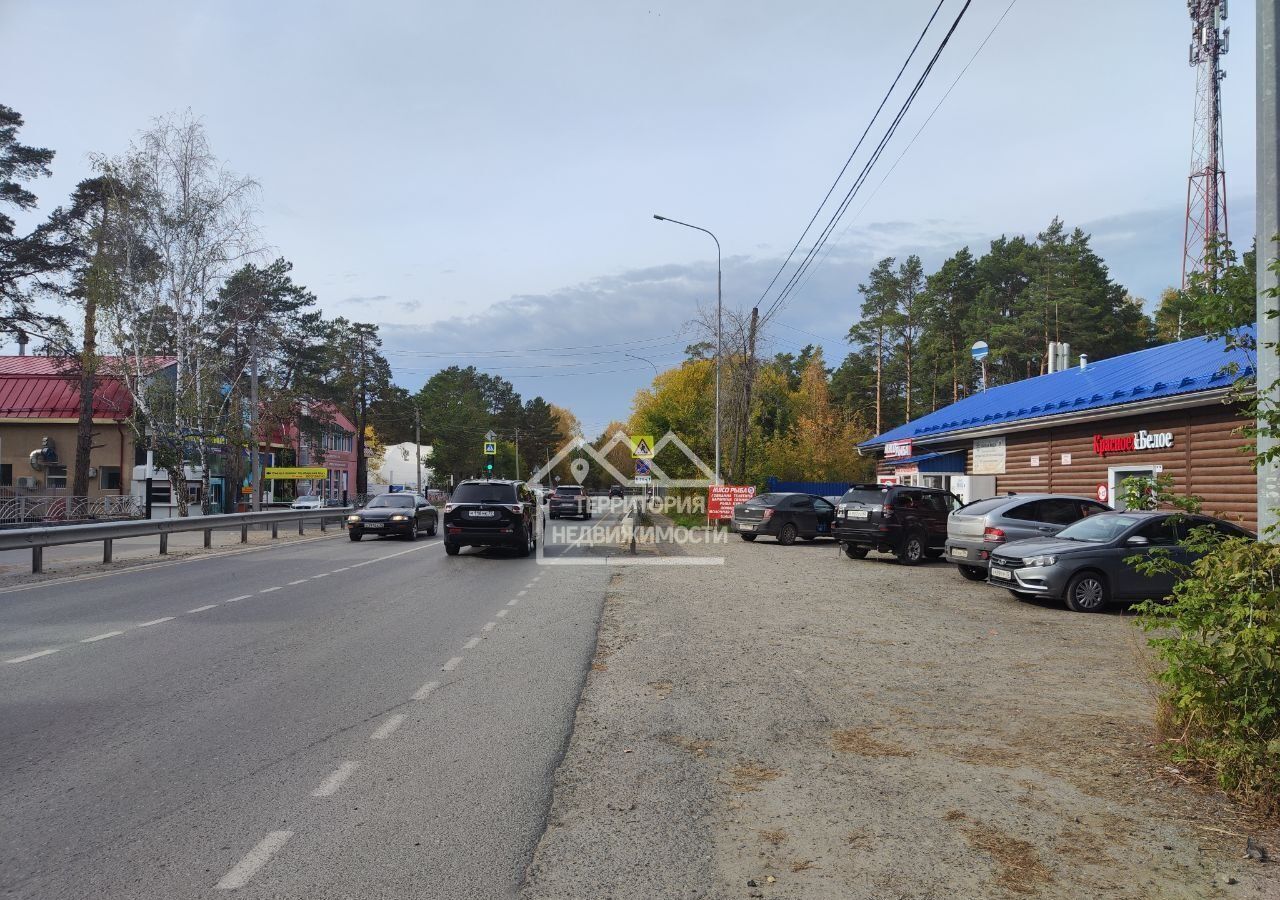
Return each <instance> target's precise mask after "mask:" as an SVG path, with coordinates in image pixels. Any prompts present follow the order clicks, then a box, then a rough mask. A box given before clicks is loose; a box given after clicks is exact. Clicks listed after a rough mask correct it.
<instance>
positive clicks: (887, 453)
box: [884, 438, 911, 459]
mask: <svg viewBox="0 0 1280 900" xmlns="http://www.w3.org/2000/svg"><path fill="white" fill-rule="evenodd" d="M910 455H911V438H906V439H905V440H901V441H890V442H889V443H887V444H885V445H884V458H885V459H906V458H907V457H908V456H910Z"/></svg>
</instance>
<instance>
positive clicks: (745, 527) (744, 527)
mask: <svg viewBox="0 0 1280 900" xmlns="http://www.w3.org/2000/svg"><path fill="white" fill-rule="evenodd" d="M738 530H739V531H755V530H756V526H754V525H739V526H738Z"/></svg>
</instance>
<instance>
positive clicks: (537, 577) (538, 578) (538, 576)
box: [533, 575, 542, 582]
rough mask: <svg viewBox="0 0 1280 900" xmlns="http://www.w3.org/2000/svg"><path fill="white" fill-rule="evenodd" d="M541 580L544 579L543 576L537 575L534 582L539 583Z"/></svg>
mask: <svg viewBox="0 0 1280 900" xmlns="http://www.w3.org/2000/svg"><path fill="white" fill-rule="evenodd" d="M541 578H542V576H541V575H535V576H534V577H533V580H534V581H535V582H536V581H539V580H540V579H541Z"/></svg>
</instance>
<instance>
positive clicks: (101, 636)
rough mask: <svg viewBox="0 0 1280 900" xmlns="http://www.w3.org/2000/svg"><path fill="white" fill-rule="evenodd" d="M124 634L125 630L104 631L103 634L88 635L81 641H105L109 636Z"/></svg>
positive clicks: (88, 642) (83, 642)
mask: <svg viewBox="0 0 1280 900" xmlns="http://www.w3.org/2000/svg"><path fill="white" fill-rule="evenodd" d="M122 634H124V632H123V631H104V632H103V633H102V634H95V635H94V636H93V637H87V638H85V639H84V640H82V641H81V642H80V643H82V644H92V643H94V642H95V641H105V640H106V639H107V638H113V637H118V636H119V635H122Z"/></svg>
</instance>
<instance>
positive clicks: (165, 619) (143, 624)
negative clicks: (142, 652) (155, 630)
mask: <svg viewBox="0 0 1280 900" xmlns="http://www.w3.org/2000/svg"><path fill="white" fill-rule="evenodd" d="M172 621H173V616H162V617H161V618H159V619H152V620H151V621H150V622H139V623H138V627H139V628H150V627H151V626H152V625H159V624H160V623H161V622H172Z"/></svg>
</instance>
